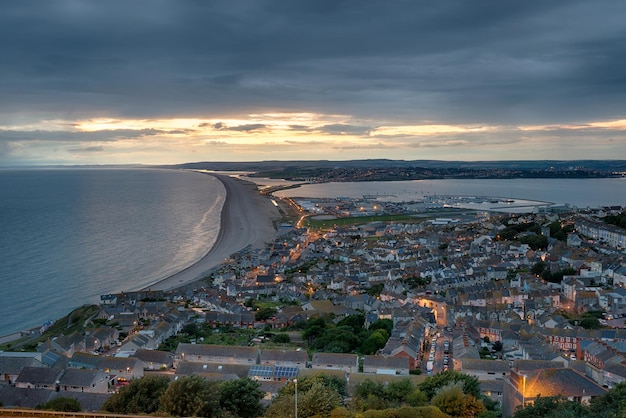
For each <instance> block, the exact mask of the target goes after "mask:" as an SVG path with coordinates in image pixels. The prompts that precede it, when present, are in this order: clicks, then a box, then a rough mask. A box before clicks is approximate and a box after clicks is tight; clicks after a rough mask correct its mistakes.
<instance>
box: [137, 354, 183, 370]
mask: <svg viewBox="0 0 626 418" xmlns="http://www.w3.org/2000/svg"><path fill="white" fill-rule="evenodd" d="M132 357H135V358H138V359H139V360H141V362H142V363H143V368H144V370H167V369H171V368H173V367H174V354H172V353H170V352H169V351H159V350H137V351H135V353H134V354H133V355H132Z"/></svg>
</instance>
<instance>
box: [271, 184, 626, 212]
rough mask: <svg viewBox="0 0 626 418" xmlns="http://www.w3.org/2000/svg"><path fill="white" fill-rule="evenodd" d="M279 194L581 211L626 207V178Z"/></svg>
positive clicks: (335, 187) (342, 187)
mask: <svg viewBox="0 0 626 418" xmlns="http://www.w3.org/2000/svg"><path fill="white" fill-rule="evenodd" d="M276 195H279V196H289V197H319V198H322V197H352V198H360V197H362V196H363V195H390V196H391V197H390V200H395V201H411V200H418V199H421V198H423V197H424V196H432V195H463V196H495V197H504V198H516V199H528V200H539V201H543V202H551V203H555V204H570V205H573V206H576V207H578V208H586V207H601V206H611V205H621V206H626V178H610V179H577V180H570V179H516V180H412V181H397V182H359V183H325V184H309V185H305V186H302V187H299V188H297V189H288V190H283V191H281V192H279V193H276Z"/></svg>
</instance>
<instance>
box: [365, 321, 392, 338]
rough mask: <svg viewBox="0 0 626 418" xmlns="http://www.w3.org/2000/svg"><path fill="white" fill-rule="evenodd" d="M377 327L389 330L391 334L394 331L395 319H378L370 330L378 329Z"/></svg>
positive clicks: (388, 333)
mask: <svg viewBox="0 0 626 418" xmlns="http://www.w3.org/2000/svg"><path fill="white" fill-rule="evenodd" d="M377 329H384V330H385V331H387V335H391V331H393V321H392V320H391V319H378V320H376V321H375V322H373V323H372V325H370V327H369V330H370V331H376V330H377Z"/></svg>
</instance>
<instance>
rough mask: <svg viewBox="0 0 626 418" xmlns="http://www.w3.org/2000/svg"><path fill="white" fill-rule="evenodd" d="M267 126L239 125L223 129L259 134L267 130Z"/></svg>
mask: <svg viewBox="0 0 626 418" xmlns="http://www.w3.org/2000/svg"><path fill="white" fill-rule="evenodd" d="M266 128H267V126H266V125H265V124H262V123H250V124H247V125H238V126H229V127H227V128H226V127H225V128H222V129H227V130H229V131H238V132H258V131H261V130H264V129H266Z"/></svg>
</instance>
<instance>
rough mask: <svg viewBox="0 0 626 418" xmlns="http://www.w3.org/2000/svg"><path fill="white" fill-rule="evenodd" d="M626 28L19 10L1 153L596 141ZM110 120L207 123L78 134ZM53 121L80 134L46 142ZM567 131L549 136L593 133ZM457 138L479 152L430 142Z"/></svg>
mask: <svg viewBox="0 0 626 418" xmlns="http://www.w3.org/2000/svg"><path fill="white" fill-rule="evenodd" d="M624 15H626V3H625V2H623V1H621V0H606V1H602V2H589V1H587V0H554V1H550V2H513V3H511V2H492V1H487V0H475V1H472V2H466V1H460V0H451V1H446V2H433V1H426V0H415V1H409V0H399V1H397V2H387V3H385V2H380V1H374V0H359V1H357V0H320V1H307V2H285V1H282V0H267V1H262V2H260V1H257V0H241V1H237V2H228V1H222V0H218V1H212V2H184V1H183V2H154V1H150V2H148V1H147V0H138V1H136V2H130V3H129V2H127V1H122V0H108V1H106V2H95V1H91V2H90V1H83V2H78V1H76V0H58V1H55V2H53V3H51V2H34V3H33V2H3V3H2V4H1V5H0V48H2V52H3V56H2V62H3V64H2V66H0V80H2V82H1V83H0V97H2V100H1V101H0V129H2V128H3V127H4V130H2V131H0V142H1V141H31V140H37V141H51V142H53V141H69V142H80V141H85V142H92V141H103V142H114V141H118V140H121V139H132V138H136V139H144V140H148V139H149V138H151V137H152V138H160V137H161V136H163V135H181V136H184V135H190V136H193V135H194V134H200V133H202V134H205V133H206V132H205V131H207V130H210V129H213V130H215V131H220V135H221V133H224V134H227V133H228V132H241V133H242V136H243V134H245V133H250V134H255V135H262V134H263V135H264V134H268V135H269V134H271V133H272V132H277V131H278V130H282V133H285V132H287V133H289V134H294V136H295V135H298V134H311V135H314V134H319V135H328V136H337V137H339V136H342V137H350V136H363V135H374V136H376V140H378V141H380V142H381V143H384V144H387V143H389V144H390V145H391V144H396V143H402V142H403V141H405V140H407V139H410V138H415V137H416V136H417V133H416V132H406V131H402V132H400V131H396V132H391V131H386V132H383V131H382V130H381V129H382V128H385V127H407V126H418V125H422V126H424V125H431V126H439V127H443V126H447V127H450V126H457V127H459V126H461V127H469V126H476V127H481V126H499V127H514V126H529V125H533V126H557V127H564V126H566V125H574V124H590V126H593V125H592V124H593V123H594V121H602V120H620V119H623V118H624V114H623V109H624V95H623V94H622V92H624V91H626V78H625V77H624V76H623V74H625V73H626V32H624V30H623V16H624ZM269 114H274V115H284V114H293V115H295V114H299V115H302V116H301V119H297V118H293V119H286V118H284V119H283V121H282V125H280V126H279V125H278V124H275V123H273V122H277V120H274V121H272V120H270V119H258V118H256V119H255V117H254V116H253V115H264V116H267V115H269ZM209 115H210V118H211V120H209V119H208V117H209ZM307 115H308V116H307ZM311 115H313V116H311ZM315 115H327V116H328V115H335V116H336V117H328V118H327V119H325V120H316V119H315ZM99 118H111V119H116V120H126V119H128V120H131V119H132V120H160V119H176V118H181V119H188V120H194V124H193V125H189V126H186V127H185V128H187V129H183V128H181V129H178V128H174V129H172V130H167V129H155V130H154V131H148V130H145V131H143V132H141V130H139V129H136V130H135V129H132V130H128V131H126V132H123V130H119V131H115V132H113V131H112V132H105V131H104V130H103V129H100V128H97V129H94V130H95V131H97V132H93V133H86V132H85V133H81V134H80V135H79V134H77V133H76V132H73V131H72V129H73V128H74V129H77V128H76V126H72V121H81V120H90V119H99ZM280 118H281V116H276V119H280ZM52 120H64V121H67V122H68V125H67V126H56V125H55V126H54V127H47V128H44V129H42V131H41V132H39V131H38V130H37V128H33V127H32V126H39V124H41V123H42V121H52ZM235 121H236V122H235ZM77 123H78V122H77ZM14 126H31V127H30V128H26V129H22V130H21V131H23V132H20V133H18V132H13V131H14V130H15V131H20V130H19V129H13V127H14ZM66 128H67V131H65V129H66ZM596 128H597V127H596ZM605 128H606V129H607V130H609V129H610V128H611V127H605ZM560 129H562V128H557V129H549V130H550V131H551V133H552V134H553V135H566V132H570V134H571V135H580V132H574V130H573V129H565V130H561V131H560V132H559V130H560ZM196 130H197V131H198V132H195V131H196ZM44 131H47V132H44ZM600 131H601V129H596V130H593V131H591V130H589V131H587V132H588V133H589V134H590V135H592V134H593V135H598V138H602V135H604V134H603V133H602V132H600ZM441 134H445V135H447V139H446V141H450V142H449V143H450V144H451V145H450V146H451V147H454V148H455V149H457V148H459V146H458V145H457V143H456V142H454V141H455V140H458V141H463V140H468V139H467V138H468V137H467V136H466V134H467V132H464V131H446V132H424V133H423V135H424V136H437V135H441ZM383 135H384V136H385V138H382V136H383ZM481 135H484V138H488V139H489V138H492V136H491V135H490V134H489V133H488V132H481ZM509 135H514V134H513V133H509ZM517 135H518V136H528V135H531V136H533V135H535V134H534V133H529V132H517ZM250 136H253V135H250ZM454 136H456V138H455V137H454ZM616 138H618V137H616ZM391 140H394V141H396V142H392V141H391ZM489 140H492V139H489ZM426 142H428V141H425V142H424V143H426ZM431 142H433V143H438V142H437V141H431ZM563 142H564V143H565V142H566V141H565V140H564V141H563ZM416 143H422V142H419V141H418V142H416ZM443 143H445V142H443ZM470 143H471V144H472V145H474V144H476V145H479V144H481V142H480V139H479V137H478V136H476V137H472V140H471V141H470ZM484 143H485V144H489V142H488V141H487V142H484ZM511 143H512V144H514V143H515V142H514V141H511ZM576 144H577V143H576ZM242 146H243V145H242ZM340 146H342V145H340ZM394 146H395V145H394ZM568 151H570V152H572V153H575V152H576V150H574V149H568ZM163 153H164V155H165V154H167V155H169V154H170V153H171V150H166V149H163ZM580 154H581V157H582V156H584V155H587V156H589V149H587V148H585V149H584V150H581V152H580ZM376 156H380V155H376ZM589 157H593V155H591V156H589Z"/></svg>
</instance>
